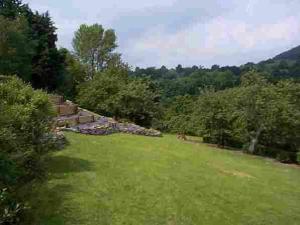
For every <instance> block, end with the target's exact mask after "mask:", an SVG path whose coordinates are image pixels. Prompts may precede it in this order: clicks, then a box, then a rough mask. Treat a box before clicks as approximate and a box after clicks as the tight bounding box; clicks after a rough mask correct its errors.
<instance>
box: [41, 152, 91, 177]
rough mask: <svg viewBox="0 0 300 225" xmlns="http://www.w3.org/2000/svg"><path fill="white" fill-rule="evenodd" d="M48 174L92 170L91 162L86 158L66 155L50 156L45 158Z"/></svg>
mask: <svg viewBox="0 0 300 225" xmlns="http://www.w3.org/2000/svg"><path fill="white" fill-rule="evenodd" d="M47 167H48V172H49V173H50V174H62V173H63V174H65V173H80V172H85V171H92V170H93V164H92V163H91V162H89V161H87V160H84V159H80V158H73V157H68V156H52V157H50V158H49V159H48V160H47Z"/></svg>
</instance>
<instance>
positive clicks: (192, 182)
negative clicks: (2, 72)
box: [31, 133, 300, 225]
mask: <svg viewBox="0 0 300 225" xmlns="http://www.w3.org/2000/svg"><path fill="white" fill-rule="evenodd" d="M67 137H68V139H69V141H70V145H69V146H68V147H67V148H66V149H65V150H63V151H61V152H56V153H54V154H53V155H51V157H50V159H49V162H48V166H49V170H50V172H51V173H50V174H49V180H48V181H47V182H46V183H44V184H39V185H37V186H36V187H35V188H34V189H33V190H34V196H32V202H31V204H33V205H35V207H34V208H33V212H34V220H33V221H31V223H32V224H40V225H62V224H66V225H77V224H80V225H106V224H107V225H119V224H120V225H121V224H123V225H143V224H149V225H155V224H157V225H160V224H166V225H179V224H182V225H189V224H197V225H201V224H203V225H266V224H268V225H271V224H275V225H277V224H278V225H299V224H300V169H299V168H293V167H290V166H286V165H282V164H279V163H275V162H273V161H271V160H266V159H263V158H259V157H254V156H249V155H243V154H240V153H237V152H231V151H222V150H217V149H215V148H213V147H209V146H206V145H202V144H193V143H184V142H181V141H179V140H177V139H176V137H175V136H171V135H166V136H165V137H163V138H149V137H141V136H130V135H124V134H117V135H111V136H105V137H99V136H84V135H79V134H72V133H68V134H67Z"/></svg>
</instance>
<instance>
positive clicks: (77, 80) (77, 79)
mask: <svg viewBox="0 0 300 225" xmlns="http://www.w3.org/2000/svg"><path fill="white" fill-rule="evenodd" d="M59 51H60V54H61V55H63V56H64V58H65V64H64V74H63V79H62V81H61V83H60V85H59V87H58V88H57V90H56V92H57V93H58V94H61V95H63V96H65V98H66V99H68V100H75V97H76V95H77V86H78V85H79V84H81V83H83V82H84V81H86V80H87V78H88V75H87V68H86V66H85V65H83V64H81V63H80V62H79V60H77V58H76V57H75V56H74V55H73V54H72V53H70V52H69V51H68V50H67V49H60V50H59Z"/></svg>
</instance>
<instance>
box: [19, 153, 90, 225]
mask: <svg viewBox="0 0 300 225" xmlns="http://www.w3.org/2000/svg"><path fill="white" fill-rule="evenodd" d="M45 163H46V166H47V172H48V176H47V178H46V179H45V180H43V181H42V180H40V181H36V182H35V183H34V184H32V185H31V187H28V188H27V190H26V191H25V192H24V194H26V195H27V196H28V199H29V200H28V203H29V206H30V208H29V209H28V210H27V212H26V218H24V221H23V223H22V224H26V225H29V224H35V225H63V224H65V221H68V215H71V210H72V209H71V208H70V207H67V202H68V201H67V200H68V198H70V196H71V193H72V191H73V187H72V185H69V184H65V182H64V180H63V179H64V178H66V176H67V175H68V174H72V173H81V172H86V171H92V170H93V164H92V163H91V162H89V161H87V160H84V159H80V158H73V157H68V156H49V158H47V159H46V161H45Z"/></svg>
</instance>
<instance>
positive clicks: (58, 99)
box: [49, 95, 64, 105]
mask: <svg viewBox="0 0 300 225" xmlns="http://www.w3.org/2000/svg"><path fill="white" fill-rule="evenodd" d="M49 100H50V102H52V104H54V105H60V104H62V103H63V102H64V98H63V96H60V95H49Z"/></svg>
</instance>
